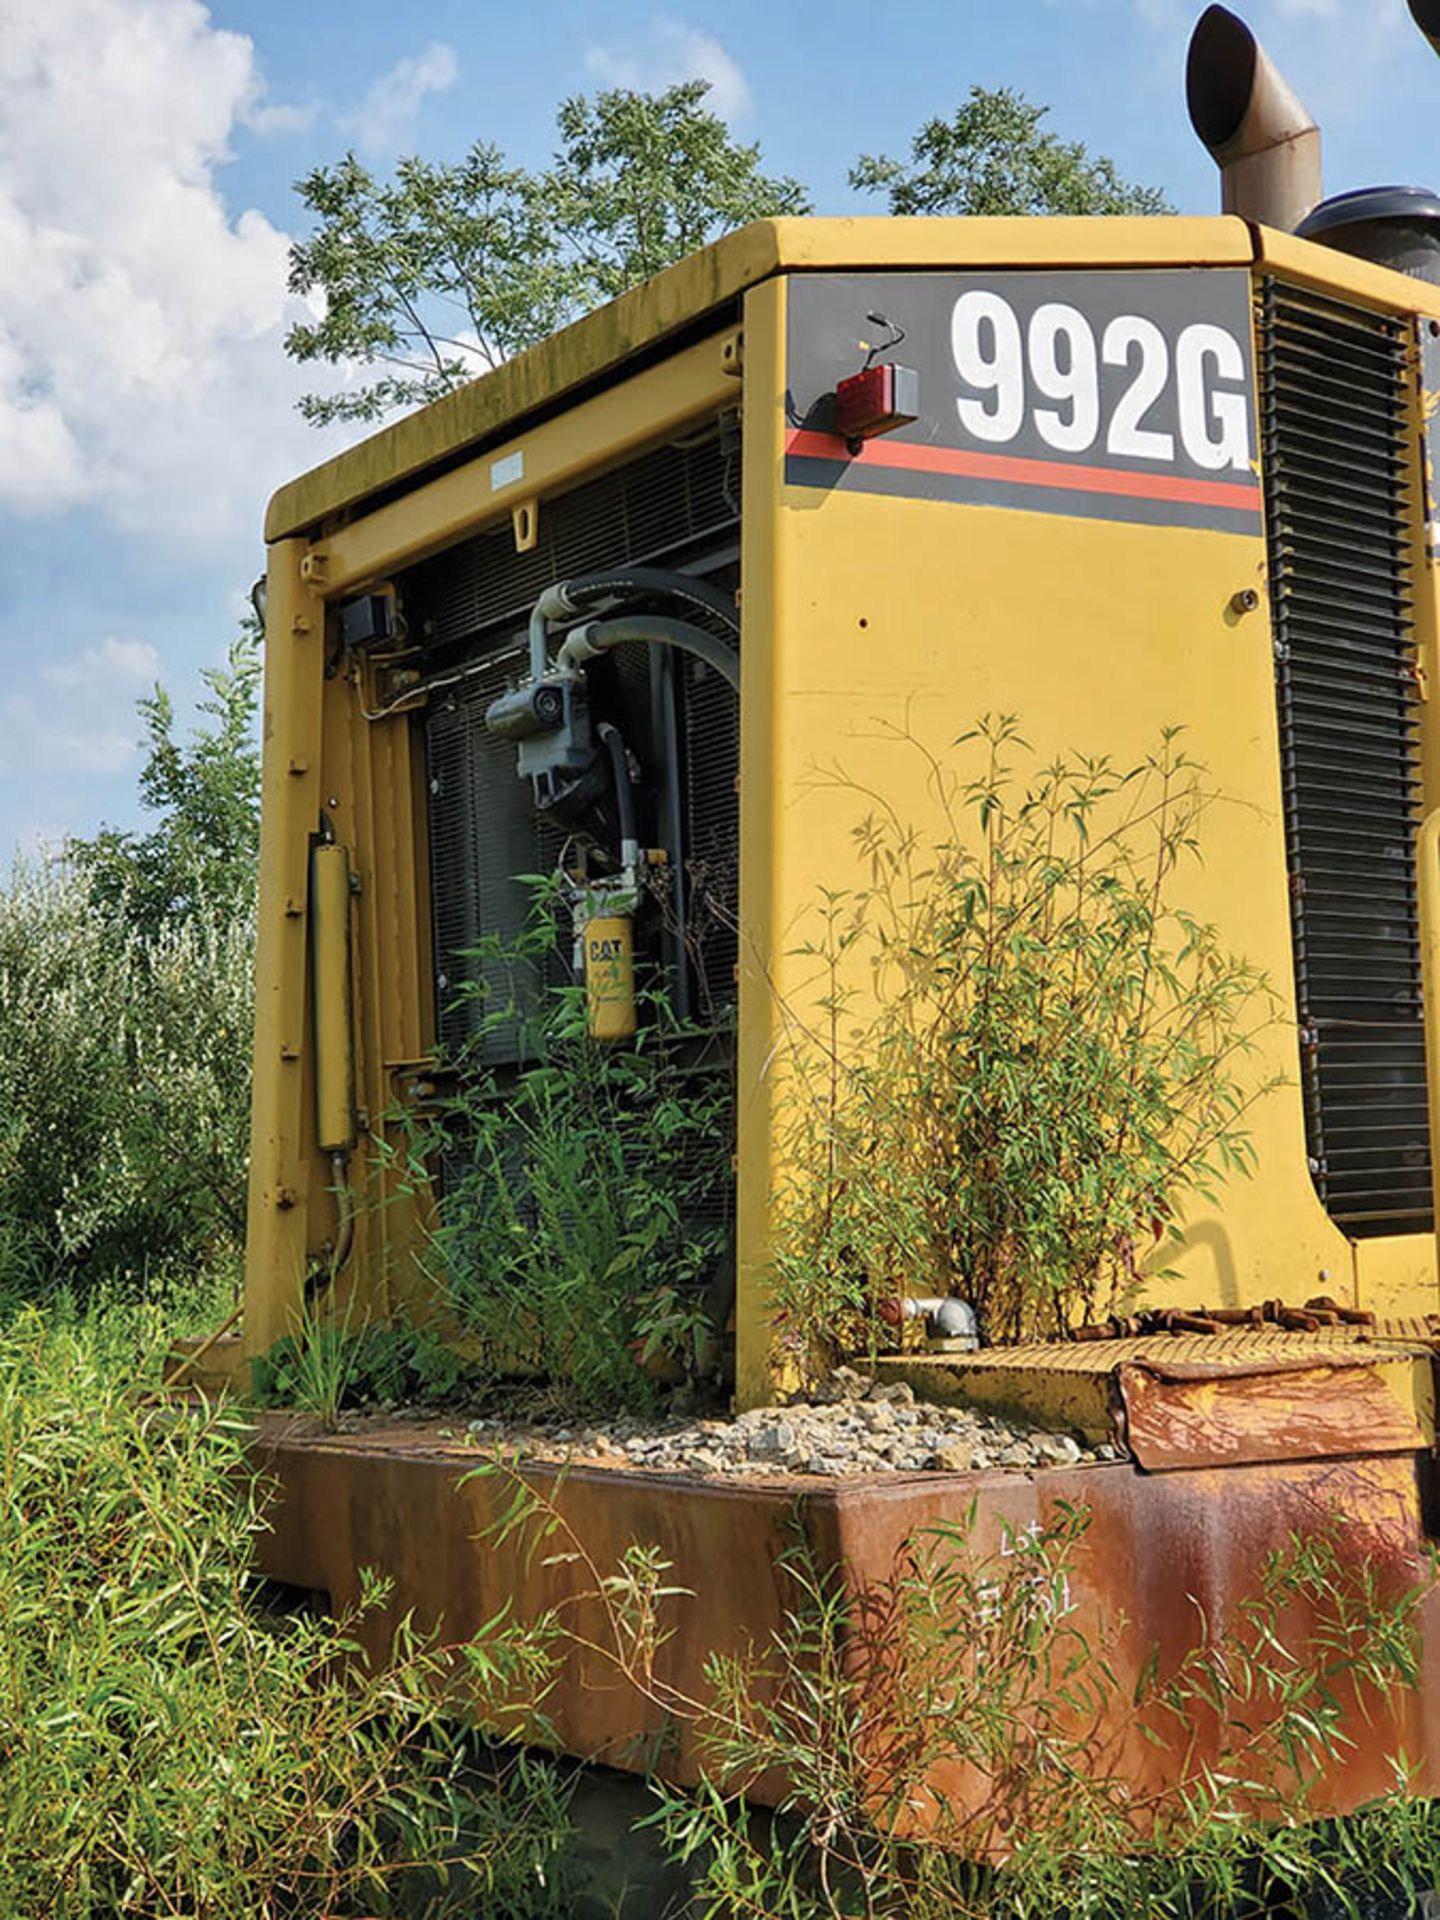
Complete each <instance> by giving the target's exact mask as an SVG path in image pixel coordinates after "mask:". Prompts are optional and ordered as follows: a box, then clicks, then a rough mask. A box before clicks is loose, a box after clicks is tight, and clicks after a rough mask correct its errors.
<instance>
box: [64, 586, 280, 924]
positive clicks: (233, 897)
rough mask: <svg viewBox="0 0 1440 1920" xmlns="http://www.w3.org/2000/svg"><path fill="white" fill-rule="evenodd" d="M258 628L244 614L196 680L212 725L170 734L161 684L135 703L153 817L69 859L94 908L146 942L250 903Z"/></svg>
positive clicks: (145, 795) (171, 718)
mask: <svg viewBox="0 0 1440 1920" xmlns="http://www.w3.org/2000/svg"><path fill="white" fill-rule="evenodd" d="M260 639H261V635H260V628H259V622H258V621H257V620H255V619H254V618H253V617H247V619H246V621H245V622H244V624H243V626H242V628H241V631H240V634H239V636H238V637H237V639H236V640H235V642H234V644H233V645H232V646H231V648H230V652H229V657H228V660H227V662H226V664H225V666H224V667H216V668H210V669H208V670H207V671H206V672H205V674H204V675H203V678H204V681H205V685H206V688H207V694H206V697H205V698H204V699H203V700H201V702H200V711H201V713H202V714H205V715H208V716H209V719H210V722H211V724H210V725H202V726H201V727H199V728H197V729H196V731H195V732H194V733H193V734H192V735H191V737H190V739H189V740H188V741H182V740H177V739H176V737H175V709H174V705H173V703H172V702H171V699H170V696H169V694H168V693H166V691H165V689H164V688H163V687H160V686H157V687H156V688H155V691H154V692H153V693H152V694H150V695H149V697H148V698H146V699H144V700H141V701H140V702H139V713H140V716H141V718H142V720H143V721H144V722H145V731H146V736H147V744H148V748H149V751H148V756H147V758H146V761H145V765H144V768H143V769H142V771H141V774H140V798H141V801H142V803H143V805H144V806H145V807H146V808H147V809H148V810H150V811H151V812H153V813H156V814H158V815H159V816H160V818H159V820H158V822H157V824H156V825H155V827H153V828H152V829H151V831H150V832H149V833H130V832H125V831H122V830H121V829H120V828H118V827H102V828H101V829H100V831H99V833H98V834H96V836H95V838H94V839H93V840H71V841H70V842H69V844H68V846H67V848H66V853H67V855H68V857H69V860H70V861H71V863H72V864H73V865H74V867H75V868H76V869H77V870H78V871H79V872H80V873H81V874H82V875H83V876H84V877H85V879H86V881H87V883H88V886H89V891H90V896H91V899H92V901H93V903H94V904H95V905H96V906H97V907H98V908H99V909H100V910H101V911H102V913H104V914H106V915H118V916H120V917H122V918H123V919H124V920H125V921H126V922H127V924H128V925H130V926H131V927H133V928H134V929H135V930H136V931H137V932H138V933H140V934H141V935H143V936H145V937H153V936H155V935H157V934H159V933H160V932H161V931H162V930H163V929H164V928H165V927H166V926H167V925H171V924H173V923H175V922H176V921H178V920H185V919H189V918H194V917H196V916H199V915H204V916H205V917H206V918H207V919H208V920H210V921H211V922H212V923H213V924H214V925H216V926H228V925H229V924H230V923H232V922H233V921H234V920H235V918H236V917H237V915H239V914H242V913H244V912H246V911H248V909H249V907H250V906H251V904H252V901H253V897H254V892H255V884H256V874H257V867H258V860H259V844H260V745H259V737H258V730H257V727H256V710H257V706H258V701H259V687H260Z"/></svg>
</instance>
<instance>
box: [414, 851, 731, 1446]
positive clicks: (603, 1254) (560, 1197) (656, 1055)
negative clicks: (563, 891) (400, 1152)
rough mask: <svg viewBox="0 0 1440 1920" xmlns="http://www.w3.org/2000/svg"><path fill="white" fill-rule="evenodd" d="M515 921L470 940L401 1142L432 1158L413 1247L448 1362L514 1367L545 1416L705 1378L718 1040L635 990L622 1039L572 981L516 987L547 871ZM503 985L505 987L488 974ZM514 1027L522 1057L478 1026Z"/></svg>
mask: <svg viewBox="0 0 1440 1920" xmlns="http://www.w3.org/2000/svg"><path fill="white" fill-rule="evenodd" d="M532 884H533V885H535V886H536V888H537V900H536V907H535V912H534V914H533V915H532V917H531V921H530V924H529V928H528V931H527V932H526V933H525V934H524V935H523V936H522V937H521V939H520V940H519V941H518V942H512V943H510V944H508V945H506V944H504V943H501V942H498V941H496V942H490V943H488V944H486V945H485V946H484V947H483V948H481V949H478V950H477V952H476V955H475V958H476V959H477V960H478V961H480V962H481V963H482V965H481V967H480V969H479V972H480V974H481V979H480V980H479V982H477V984H476V985H475V987H474V988H473V991H474V992H475V994H476V995H477V996H478V997H479V998H480V1000H481V1003H482V1007H483V1012H482V1016H481V1018H480V1020H479V1022H478V1026H477V1031H476V1034H475V1036H474V1038H473V1039H472V1041H471V1043H470V1047H469V1049H468V1052H467V1055H466V1057H465V1058H463V1059H462V1060H460V1061H459V1062H458V1063H457V1069H456V1073H455V1078H454V1082H453V1087H452V1090H451V1091H450V1092H449V1094H448V1095H447V1097H446V1098H445V1099H444V1101H443V1102H441V1103H440V1104H439V1105H438V1106H437V1107H436V1108H435V1109H434V1110H433V1112H432V1114H431V1116H430V1118H429V1122H428V1124H424V1125H418V1126H416V1127H414V1128H413V1129H412V1132H411V1134H410V1138H409V1141H408V1147H407V1151H408V1154H409V1160H410V1169H411V1172H412V1174H413V1176H414V1178H415V1180H416V1182H417V1183H419V1182H428V1180H429V1178H430V1175H431V1173H432V1171H433V1170H434V1169H436V1168H437V1167H438V1168H440V1169H442V1170H443V1177H442V1191H441V1193H440V1197H439V1200H438V1206H437V1216H436V1220H435V1224H434V1226H433V1229H432V1234H431V1238H430V1241H429V1244H428V1249H427V1253H426V1257H425V1264H426V1266H427V1267H428V1269H429V1272H430V1276H431V1278H432V1280H433V1283H434V1288H435V1292H436V1295H437V1298H438V1299H439V1300H440V1301H441V1302H442V1303H443V1306H444V1309H445V1310H446V1312H447V1314H448V1315H450V1316H453V1320H454V1323H455V1326H456V1328H457V1330H458V1332H459V1334H460V1336H461V1342H462V1347H463V1351H464V1352H465V1355H466V1374H467V1390H468V1391H469V1392H470V1393H471V1394H475V1393H483V1392H484V1391H485V1389H486V1386H487V1384H489V1385H498V1384H499V1383H500V1382H502V1381H503V1380H505V1379H506V1378H507V1377H509V1378H514V1377H515V1376H517V1374H518V1375H520V1376H524V1377H528V1378H529V1379H530V1380H531V1382H532V1383H534V1385H535V1386H536V1387H538V1388H540V1389H541V1390H543V1392H544V1393H545V1394H546V1395H547V1396H548V1398H549V1399H551V1400H552V1401H553V1403H554V1404H555V1405H556V1406H557V1407H559V1408H562V1409H565V1410H573V1411H576V1412H581V1411H593V1412H603V1411H606V1410H621V1409H630V1410H635V1411H644V1410H647V1409H650V1408H653V1407H654V1406H655V1405H656V1403H657V1398H658V1395H659V1392H660V1390H661V1388H662V1387H663V1386H666V1385H672V1386H673V1385H681V1384H685V1385H698V1386H700V1387H702V1388H703V1387H704V1386H705V1385H706V1384H707V1383H710V1382H712V1381H713V1379H714V1377H715V1373H716V1369H717V1367H718V1364H719V1343H718V1339H717V1334H718V1332H720V1331H723V1323H724V1320H725V1318H726V1315H727V1313H728V1309H729V1282H730V1274H731V1271H732V1269H731V1265H730V1262H731V1259H732V1252H731V1229H730V1197H729V1196H730V1187H731V1174H730V1162H731V1155H732V1152H733V1125H734V1121H733V1097H732V1088H731V1074H730V1067H729V1061H730V1048H729V1044H728V1038H727V1037H726V1036H724V1035H723V1034H717V1033H716V1032H715V1031H714V1030H712V1029H708V1028H699V1027H695V1026H692V1025H689V1024H687V1023H686V1022H684V1021H682V1020H680V1019H679V1018H678V1017H677V1016H676V1015H675V1013H674V1010H673V1008H672V1006H671V1004H670V1002H669V1000H668V999H667V997H666V996H665V994H664V993H663V991H661V990H659V989H658V988H649V989H646V988H644V987H642V988H641V991H640V994H639V1002H640V1015H641V1018H640V1023H639V1027H638V1030H637V1032H636V1034H635V1036H634V1038H633V1039H631V1040H629V1041H627V1042H625V1043H623V1044H621V1045H614V1044H611V1045H605V1044H603V1043H599V1042H597V1041H595V1040H594V1039H592V1038H591V1036H590V1033H589V1031H588V1024H587V1009H586V998H585V989H584V988H583V987H582V986H562V987H553V988H550V989H548V990H545V991H543V992H542V993H541V994H540V995H539V996H538V997H536V996H535V995H534V989H533V983H534V981H535V977H536V969H537V967H538V966H540V965H541V964H542V963H543V962H544V960H545V958H546V956H547V955H548V954H549V953H550V952H551V950H552V949H553V947H554V944H555V941H556V917H555V910H554V908H555V902H554V898H553V885H554V883H553V882H548V881H533V882H532ZM506 981H508V982H510V983H512V985H513V988H514V993H513V997H512V996H511V994H510V993H508V992H507V991H506V989H505V988H504V987H503V986H501V985H498V984H497V983H500V982H506ZM517 1019H520V1020H522V1021H523V1023H524V1024H523V1030H522V1037H521V1042H520V1052H521V1056H522V1064H521V1065H519V1066H518V1067H514V1068H507V1067H504V1066H497V1065H494V1064H491V1063H489V1062H488V1061H487V1059H486V1046H485V1040H486V1036H487V1035H489V1034H491V1033H494V1032H497V1031H499V1030H501V1029H511V1028H512V1027H513V1024H514V1023H515V1022H516V1020H517Z"/></svg>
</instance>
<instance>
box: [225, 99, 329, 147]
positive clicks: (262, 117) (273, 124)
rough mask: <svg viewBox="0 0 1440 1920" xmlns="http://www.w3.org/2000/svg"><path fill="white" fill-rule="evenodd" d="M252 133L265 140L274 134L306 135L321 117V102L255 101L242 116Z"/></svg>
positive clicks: (246, 108)
mask: <svg viewBox="0 0 1440 1920" xmlns="http://www.w3.org/2000/svg"><path fill="white" fill-rule="evenodd" d="M240 117H241V119H242V120H243V121H244V122H245V125H246V126H247V127H248V128H249V129H250V131H251V133H258V134H259V135H260V136H261V137H262V138H263V139H268V138H269V137H270V136H271V135H272V134H285V133H305V132H306V131H308V129H309V128H311V127H313V126H314V124H315V122H316V120H317V119H319V117H320V102H319V101H318V100H305V101H298V100H297V101H289V102H286V101H267V100H255V101H252V102H251V103H250V105H249V106H247V107H245V108H244V109H243V111H242V113H241V115H240Z"/></svg>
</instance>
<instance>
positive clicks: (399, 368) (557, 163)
mask: <svg viewBox="0 0 1440 1920" xmlns="http://www.w3.org/2000/svg"><path fill="white" fill-rule="evenodd" d="M708 90H709V89H708V87H707V85H706V83H705V82H704V81H699V80H687V81H683V82H682V83H680V84H679V85H678V86H673V87H667V88H666V89H665V90H664V91H663V92H660V93H653V94H651V93H636V92H633V91H631V90H629V89H626V88H619V89H616V90H614V91H610V92H605V93H600V94H597V95H595V96H594V97H593V98H576V99H572V100H567V101H565V102H564V103H563V105H562V106H561V108H560V110H559V114H558V116H557V123H558V131H559V135H560V148H559V151H558V153H557V154H556V156H555V159H554V162H553V164H552V165H551V166H550V167H548V168H544V169H541V170H540V171H538V172H531V171H529V170H528V169H526V168H524V167H519V166H515V165H512V164H511V163H510V162H509V161H507V160H506V158H505V156H504V155H503V154H502V153H501V151H500V150H499V148H498V147H495V146H494V145H492V144H490V143H488V142H485V141H477V142H476V144H475V145H474V146H473V147H472V148H471V149H470V151H469V152H468V153H467V154H466V155H465V156H464V158H463V159H462V160H460V161H458V162H455V163H454V164H444V163H436V162H430V161H424V160H420V159H417V158H410V159H404V160H402V161H401V162H400V163H399V165H398V166H397V168H396V170H395V176H394V179H393V180H391V181H389V182H383V181H379V180H377V179H376V178H375V177H374V176H373V175H372V174H371V173H370V172H369V171H368V170H367V169H366V168H365V167H364V166H362V165H361V163H360V162H359V161H358V160H357V159H356V158H355V156H354V154H353V153H352V154H346V155H345V157H344V159H343V160H341V161H340V162H339V163H338V164H336V165H335V166H333V167H318V168H316V169H315V171H314V172H313V173H311V174H309V175H307V176H306V178H305V179H304V180H302V181H301V182H300V184H299V193H300V197H301V200H302V201H303V203H304V205H305V207H306V208H307V210H308V211H309V212H311V213H313V214H315V215H316V216H317V218H318V225H317V227H316V230H315V232H314V233H313V234H312V235H311V236H310V237H309V238H308V239H305V240H301V241H297V242H296V244H295V246H294V247H293V248H292V250H291V256H290V285H291V288H292V290H293V291H294V292H296V293H299V294H302V295H306V296H309V295H312V294H315V293H322V294H323V295H324V301H325V307H324V313H323V315H322V316H321V317H320V318H319V319H317V320H314V321H304V322H301V323H299V324H297V325H296V326H294V327H292V328H291V330H290V333H289V335H288V336H287V338H286V342H285V347H286V351H287V353H289V354H290V355H291V357H292V358H294V359H296V360H299V361H302V362H309V361H324V362H327V363H329V364H331V365H340V364H344V363H347V362H354V361H359V362H360V363H362V364H364V365H366V366H371V367H378V368H380V369H382V371H381V372H380V375H379V377H378V378H377V379H375V380H373V381H370V382H368V383H366V384H365V385H363V386H350V387H347V388H346V389H345V390H343V391H341V392H339V393H335V394H313V393H312V394H307V395H306V396H305V397H304V398H303V399H302V401H301V403H300V407H301V411H302V412H303V413H304V414H305V416H306V418H307V419H309V420H312V421H314V422H315V423H316V424H317V425H324V424H325V423H326V422H328V421H331V420H336V419H359V420H373V419H377V418H379V417H380V415H381V414H383V413H384V412H386V411H387V410H389V409H390V408H393V407H398V406H407V405H413V404H415V403H416V402H420V401H428V400H434V399H437V398H439V397H440V396H441V395H442V394H445V393H448V392H450V391H452V390H453V389H454V388H455V387H456V386H458V385H460V384H461V383H463V382H464V381H465V380H469V379H473V378H474V377H475V376H476V375H477V374H479V373H483V372H485V371H486V370H487V369H489V368H490V367H494V366H497V365H499V363H500V362H501V361H502V360H504V359H507V358H508V357H509V356H510V355H512V354H514V353H516V352H518V351H519V350H520V349H521V348H523V347H528V346H533V345H534V344H535V342H536V341H538V340H543V339H544V338H545V337H546V336H547V335H548V334H551V333H554V332H555V331H556V329H557V328H559V327H561V326H563V325H564V324H565V323H566V322H567V321H569V320H573V319H575V318H577V317H578V316H579V315H580V314H582V313H584V312H585V311H587V309H589V308H590V307H593V306H596V305H598V304H599V303H600V302H601V301H602V300H608V299H610V298H611V297H612V296H613V295H615V294H617V293H621V292H623V291H624V290H625V288H627V287H630V286H633V285H635V284H636V282H637V281H640V280H644V279H647V278H648V277H649V276H650V275H651V274H654V273H658V272H659V271H660V269H661V268H662V267H665V266H669V265H670V263H671V262H672V261H674V260H678V259H680V258H681V256H682V255H684V254H686V253H689V252H691V251H693V250H694V249H695V248H696V247H699V246H703V245H704V244H705V242H706V241H707V240H713V239H715V238H716V237H717V236H718V235H720V234H722V233H725V232H728V231H729V229H730V228H732V227H737V226H742V225H743V224H744V223H745V222H746V221H747V220H758V219H761V218H764V217H766V216H769V215H773V214H782V213H803V212H806V211H807V210H808V208H807V203H806V198H805V195H804V193H803V191H802V189H801V188H800V187H799V186H798V185H797V184H796V182H795V181H793V180H787V179H782V178H773V177H771V176H768V175H766V174H764V173H762V171H761V170H760V155H759V149H758V148H756V147H751V146H743V145H741V144H739V143H738V142H736V141H735V140H734V139H732V138H731V135H730V132H729V129H728V128H727V127H726V125H725V123H724V121H723V120H721V119H720V118H719V117H718V116H717V115H716V114H714V113H711V112H710V111H709V110H708V109H707V107H706V105H705V96H706V94H707V92H708Z"/></svg>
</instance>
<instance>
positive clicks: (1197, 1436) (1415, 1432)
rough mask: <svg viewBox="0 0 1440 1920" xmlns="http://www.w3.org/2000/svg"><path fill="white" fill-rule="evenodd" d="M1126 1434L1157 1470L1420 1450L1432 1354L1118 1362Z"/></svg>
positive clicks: (1368, 1352) (1430, 1419)
mask: <svg viewBox="0 0 1440 1920" xmlns="http://www.w3.org/2000/svg"><path fill="white" fill-rule="evenodd" d="M1119 1383H1120V1397H1121V1402H1122V1405H1123V1409H1124V1420H1125V1438H1126V1441H1127V1443H1128V1445H1129V1447H1130V1451H1131V1452H1132V1453H1133V1454H1134V1456H1135V1458H1136V1460H1137V1461H1138V1462H1139V1463H1140V1465H1141V1466H1142V1467H1147V1468H1149V1469H1151V1470H1152V1471H1155V1470H1161V1469H1174V1468H1177V1467H1214V1466H1239V1465H1249V1464H1255V1463H1258V1462H1262V1461H1269V1460H1324V1459H1329V1458H1332V1457H1339V1456H1341V1455H1355V1454H1368V1453H1413V1452H1415V1451H1417V1450H1418V1449H1420V1448H1422V1447H1427V1446H1429V1445H1431V1444H1432V1442H1433V1440H1434V1433H1435V1412H1434V1387H1433V1382H1432V1374H1431V1362H1430V1359H1429V1356H1428V1355H1425V1354H1408V1353H1404V1352H1396V1351H1395V1350H1394V1349H1383V1348H1382V1349H1376V1348H1373V1347H1371V1348H1366V1347H1351V1348H1349V1349H1344V1348H1337V1349H1334V1350H1332V1351H1331V1352H1330V1353H1328V1354H1325V1355H1323V1356H1322V1355H1316V1354H1315V1353H1314V1352H1313V1351H1312V1352H1310V1353H1294V1354H1289V1355H1286V1354H1272V1355H1269V1356H1264V1357H1262V1356H1260V1355H1240V1354H1227V1355H1223V1356H1222V1355H1219V1354H1212V1355H1210V1356H1209V1357H1207V1358H1206V1359H1203V1360H1201V1359H1196V1358H1194V1357H1192V1356H1190V1355H1186V1356H1185V1357H1184V1358H1183V1359H1180V1358H1172V1357H1171V1356H1169V1355H1166V1356H1164V1357H1163V1358H1162V1357H1156V1356H1147V1358H1146V1359H1145V1360H1144V1361H1143V1362H1138V1363H1137V1362H1131V1363H1129V1364H1125V1365H1122V1366H1121V1367H1120V1369H1119Z"/></svg>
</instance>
